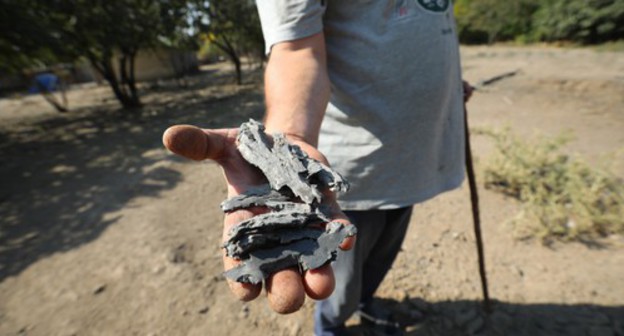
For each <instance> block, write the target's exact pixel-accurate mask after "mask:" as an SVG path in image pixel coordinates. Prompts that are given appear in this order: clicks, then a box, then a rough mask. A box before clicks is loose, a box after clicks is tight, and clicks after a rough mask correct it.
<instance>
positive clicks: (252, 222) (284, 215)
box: [226, 204, 327, 244]
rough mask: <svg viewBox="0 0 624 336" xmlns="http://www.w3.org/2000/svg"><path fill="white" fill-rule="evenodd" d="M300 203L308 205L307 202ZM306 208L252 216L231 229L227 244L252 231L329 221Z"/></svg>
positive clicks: (296, 226)
mask: <svg viewBox="0 0 624 336" xmlns="http://www.w3.org/2000/svg"><path fill="white" fill-rule="evenodd" d="M300 205H302V206H307V205H306V204H300ZM308 207H309V206H308ZM306 210H307V211H276V212H267V213H265V214H260V215H257V216H254V217H251V218H249V219H247V220H244V221H242V222H240V223H239V224H237V225H236V226H233V227H232V228H231V229H230V232H229V238H228V240H227V242H226V244H228V243H232V242H234V241H236V240H237V239H240V238H241V237H242V236H243V235H245V234H248V233H250V232H258V231H265V232H271V231H275V230H279V229H284V228H302V227H305V226H308V225H310V224H320V223H323V222H327V218H326V217H325V216H324V215H323V214H321V213H320V212H312V211H310V209H309V208H308V209H306Z"/></svg>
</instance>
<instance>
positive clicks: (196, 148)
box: [163, 125, 355, 314]
mask: <svg viewBox="0 0 624 336" xmlns="http://www.w3.org/2000/svg"><path fill="white" fill-rule="evenodd" d="M237 135H238V129H215V130H208V129H200V128H197V127H194V126H189V125H177V126H173V127H170V128H169V129H167V130H166V131H165V133H164V134H163V143H164V145H165V147H167V148H168V149H169V150H170V151H172V152H174V153H176V154H178V155H181V156H183V157H186V158H188V159H192V160H196V161H200V160H205V159H210V160H214V161H215V162H217V163H219V165H220V166H221V168H222V170H223V173H224V177H225V181H226V183H227V187H228V197H233V196H235V195H238V194H241V193H242V192H244V191H245V190H247V189H249V188H250V187H252V186H256V185H259V184H262V183H266V181H265V179H264V176H263V175H262V173H261V172H260V171H259V170H258V169H256V168H255V167H252V166H251V165H250V164H249V163H247V161H245V159H243V157H242V156H241V154H240V153H239V152H238V150H237V148H236V137H237ZM289 140H290V141H291V142H292V143H293V144H296V145H298V146H299V147H301V149H302V150H303V151H305V152H306V153H307V154H308V155H309V156H310V157H311V158H314V159H316V160H318V161H320V162H322V163H324V164H326V165H327V164H328V163H327V160H326V159H325V157H324V156H323V155H322V154H321V153H320V152H319V151H318V150H316V148H314V147H313V146H311V145H309V144H307V143H306V142H304V141H302V140H300V139H296V138H292V137H291V138H289ZM323 196H324V200H323V203H324V204H326V205H327V206H329V208H330V209H331V214H332V216H331V217H332V220H333V221H338V222H341V223H343V224H345V225H351V224H350V223H349V220H348V219H347V217H346V216H345V215H344V213H342V211H340V208H339V207H338V204H337V203H336V200H335V196H334V194H333V193H332V192H330V191H329V190H327V191H325V192H324V195H323ZM263 212H266V210H265V209H263V208H258V207H256V208H249V209H242V210H238V211H235V212H232V213H227V214H226V215H225V219H224V225H223V237H222V238H223V241H225V240H226V239H227V238H228V232H229V231H230V229H231V228H232V227H233V226H235V225H237V224H238V223H240V222H241V221H243V220H246V219H249V218H251V217H253V216H255V215H258V214H261V213H263ZM354 243H355V237H348V238H346V239H345V240H344V241H343V242H342V244H341V245H340V248H341V249H343V250H348V249H350V248H351V247H352V246H353V244H354ZM239 263H240V261H238V260H236V259H233V258H230V257H227V256H225V253H224V255H223V265H224V268H225V270H229V269H231V268H233V267H236V266H237V265H238V264H239ZM334 282H335V279H334V273H333V270H332V268H331V266H330V265H325V266H322V267H320V268H317V269H314V270H308V271H306V272H305V273H304V274H303V275H302V274H300V273H299V271H298V269H296V268H289V269H285V270H282V271H279V272H276V273H274V274H273V275H271V276H270V277H269V278H268V279H267V280H266V281H265V287H266V293H267V298H268V301H269V305H270V306H271V308H272V309H273V310H274V311H276V312H278V313H282V314H288V313H292V312H295V311H297V310H299V308H300V307H301V306H302V305H303V302H304V301H305V296H306V295H307V296H309V297H310V298H312V299H316V300H320V299H325V298H327V297H328V296H329V295H330V294H331V293H332V292H333V290H334ZM228 285H229V287H230V289H231V291H232V293H233V294H234V295H235V296H236V297H237V298H238V299H240V300H243V301H251V300H254V299H255V298H257V297H258V295H259V294H260V293H261V291H262V286H261V285H260V284H258V285H253V284H244V283H239V282H235V281H232V280H229V279H228Z"/></svg>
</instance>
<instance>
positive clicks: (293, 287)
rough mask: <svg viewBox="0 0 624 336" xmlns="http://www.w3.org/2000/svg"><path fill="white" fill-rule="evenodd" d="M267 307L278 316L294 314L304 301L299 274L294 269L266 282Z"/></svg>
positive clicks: (276, 275) (279, 273) (273, 276)
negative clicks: (278, 314)
mask: <svg viewBox="0 0 624 336" xmlns="http://www.w3.org/2000/svg"><path fill="white" fill-rule="evenodd" d="M266 290H267V298H268V300H269V306H271V308H272V309H273V310H274V311H275V312H277V313H280V314H290V313H294V312H296V311H297V310H299V308H301V306H302V305H303V302H304V301H305V289H304V287H303V281H302V279H301V274H299V272H298V271H297V269H295V268H287V269H285V270H282V271H279V272H277V273H275V274H273V275H271V276H270V277H269V279H267V281H266Z"/></svg>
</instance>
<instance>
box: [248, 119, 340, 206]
mask: <svg viewBox="0 0 624 336" xmlns="http://www.w3.org/2000/svg"><path fill="white" fill-rule="evenodd" d="M237 140H238V151H239V152H240V153H241V155H242V156H243V158H245V160H247V162H249V163H250V164H252V165H254V166H256V167H258V168H259V169H260V170H261V171H262V173H264V175H265V176H266V178H267V180H268V181H269V184H270V185H271V188H272V189H273V190H280V189H282V188H283V187H288V188H289V189H290V190H291V191H292V192H293V193H294V194H295V195H296V196H298V197H299V198H300V199H301V200H302V201H304V202H305V203H312V202H321V198H322V195H321V192H320V191H319V190H318V189H317V187H316V186H315V185H313V184H311V183H310V182H309V179H311V178H313V176H316V175H319V174H320V173H321V172H324V173H323V174H322V176H323V178H320V179H317V180H318V182H321V183H323V184H324V185H320V186H319V187H321V188H322V187H329V188H333V189H336V190H339V191H346V190H347V189H348V183H347V182H346V181H345V179H344V178H343V177H342V176H341V175H340V174H338V172H336V171H334V170H332V169H331V168H329V167H327V166H325V165H322V164H321V163H320V162H318V161H315V160H313V159H311V158H310V157H309V156H308V155H307V154H305V153H304V152H303V151H302V150H301V149H300V148H299V147H297V146H294V145H291V144H289V143H288V142H287V141H286V138H285V137H284V135H282V134H274V135H273V141H271V139H269V137H268V136H267V135H266V134H265V133H264V126H263V125H262V124H260V123H258V122H257V121H254V120H250V121H249V122H247V123H244V124H243V125H241V127H240V130H239V134H238V139H237ZM308 166H311V167H312V168H313V170H312V173H311V172H310V171H309V170H308V168H307V167H308Z"/></svg>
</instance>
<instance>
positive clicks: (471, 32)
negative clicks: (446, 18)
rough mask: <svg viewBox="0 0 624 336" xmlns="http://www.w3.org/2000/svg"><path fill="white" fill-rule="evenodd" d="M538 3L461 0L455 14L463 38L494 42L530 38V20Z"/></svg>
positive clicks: (537, 1) (531, 1) (473, 40)
mask: <svg viewBox="0 0 624 336" xmlns="http://www.w3.org/2000/svg"><path fill="white" fill-rule="evenodd" d="M539 3H540V1H539V0H509V1H500V0H459V1H457V4H456V6H457V7H458V8H456V11H455V13H456V16H457V25H458V27H459V36H460V39H461V40H462V41H463V42H477V43H480V42H488V43H492V42H496V41H506V40H513V39H515V37H516V36H519V35H528V34H530V33H531V24H532V22H531V17H532V15H533V13H534V12H535V11H536V10H537V9H538V7H539Z"/></svg>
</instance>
